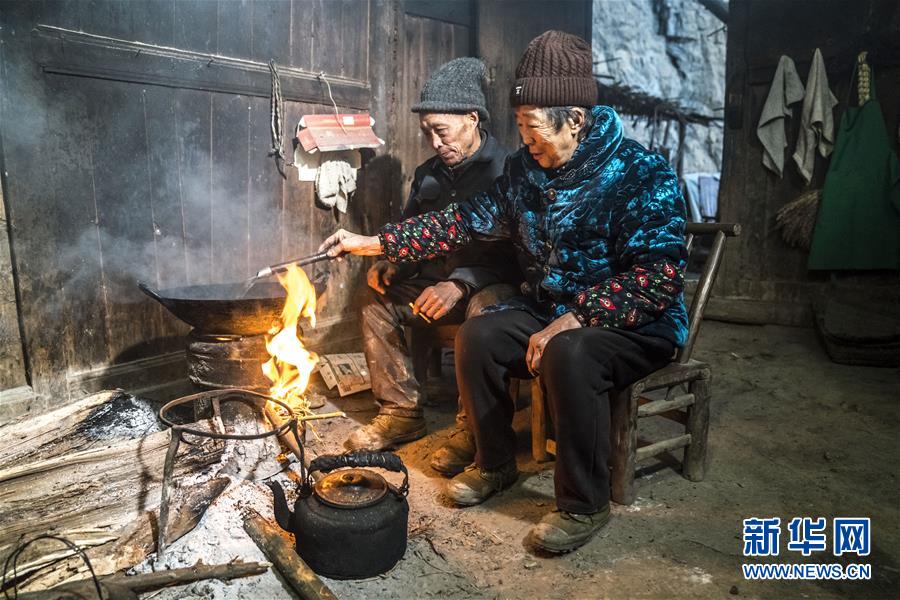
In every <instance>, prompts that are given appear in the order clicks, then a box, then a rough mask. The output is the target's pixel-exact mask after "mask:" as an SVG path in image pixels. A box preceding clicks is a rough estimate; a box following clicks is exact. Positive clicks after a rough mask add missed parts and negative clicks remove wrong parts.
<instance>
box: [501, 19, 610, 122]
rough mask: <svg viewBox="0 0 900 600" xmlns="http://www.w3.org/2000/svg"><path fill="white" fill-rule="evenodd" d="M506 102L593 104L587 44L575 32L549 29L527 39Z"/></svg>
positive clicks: (593, 83) (593, 84) (594, 84)
mask: <svg viewBox="0 0 900 600" xmlns="http://www.w3.org/2000/svg"><path fill="white" fill-rule="evenodd" d="M509 101H510V104H512V105H513V106H520V105H522V104H531V105H534V106H585V107H587V106H594V105H595V104H597V81H596V80H595V79H594V72H593V56H592V55H591V46H590V44H588V43H587V42H586V41H584V40H583V39H581V38H580V37H578V36H577V35H572V34H571V33H566V32H565V31H556V30H552V29H551V30H550V31H545V32H544V33H542V34H541V35H539V36H537V37H536V38H534V39H533V40H531V43H529V44H528V47H527V48H526V49H525V53H524V54H523V55H522V59H521V60H520V61H519V66H518V67H516V81H515V83H514V84H513V87H512V90H511V91H510V95H509Z"/></svg>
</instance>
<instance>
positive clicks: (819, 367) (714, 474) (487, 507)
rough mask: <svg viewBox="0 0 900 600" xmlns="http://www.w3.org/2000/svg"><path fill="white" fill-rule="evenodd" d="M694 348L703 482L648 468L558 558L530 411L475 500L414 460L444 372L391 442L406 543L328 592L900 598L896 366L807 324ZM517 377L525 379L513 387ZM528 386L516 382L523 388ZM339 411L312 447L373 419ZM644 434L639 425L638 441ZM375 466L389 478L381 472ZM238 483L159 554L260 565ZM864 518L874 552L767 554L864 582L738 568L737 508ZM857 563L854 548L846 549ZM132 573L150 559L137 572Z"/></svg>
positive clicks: (260, 495) (441, 394)
mask: <svg viewBox="0 0 900 600" xmlns="http://www.w3.org/2000/svg"><path fill="white" fill-rule="evenodd" d="M695 356H696V358H698V359H700V360H704V361H708V362H709V363H710V364H711V365H712V369H713V374H714V384H713V387H712V393H713V403H712V421H711V426H710V448H711V450H710V452H711V464H710V469H709V472H708V475H707V478H706V480H705V481H703V482H700V483H692V482H690V481H688V480H686V479H683V478H682V477H681V475H680V474H679V473H678V471H677V470H676V469H675V468H673V467H672V465H671V463H665V464H655V465H654V464H650V465H648V468H647V469H646V470H645V472H644V474H643V476H642V477H641V478H640V479H639V480H638V500H637V501H636V502H635V503H634V504H633V505H632V506H619V505H613V509H612V512H613V517H612V520H611V522H610V524H609V525H608V526H607V527H606V528H605V529H604V530H603V531H602V532H601V533H600V534H599V535H598V536H597V537H596V538H595V539H594V540H592V541H591V542H590V543H589V544H587V545H586V546H585V547H583V548H581V549H580V550H578V551H576V552H573V553H570V554H567V555H563V556H558V557H553V556H542V555H536V554H534V553H533V552H532V551H531V550H530V549H529V548H527V547H526V546H525V544H524V538H525V536H526V534H527V532H528V530H529V528H530V527H531V526H532V525H533V524H534V523H536V522H537V521H538V520H539V519H540V518H541V516H542V515H543V514H544V513H545V512H547V511H548V510H550V509H551V508H552V506H553V479H552V469H553V463H544V464H536V463H535V462H534V461H532V459H531V452H530V437H529V431H528V417H529V410H530V409H529V408H524V409H523V410H521V411H520V412H519V413H518V415H517V418H516V424H517V430H518V431H519V433H520V452H519V467H520V469H521V470H522V471H523V475H522V477H521V479H520V480H519V482H518V483H517V484H516V485H515V486H514V487H513V488H512V489H511V490H510V491H507V492H505V493H504V494H502V495H500V496H497V497H495V498H492V499H490V500H489V501H488V502H486V503H485V504H484V505H482V506H478V507H474V508H466V509H458V508H453V507H451V506H449V505H447V504H446V502H445V501H444V500H442V498H441V489H442V486H443V484H444V482H445V480H444V479H443V478H442V477H440V476H438V475H437V474H436V473H435V472H433V471H432V470H431V469H430V468H429V467H428V461H429V455H430V453H431V452H432V451H433V450H435V449H436V448H438V447H439V446H440V445H441V443H442V442H443V441H444V440H445V439H446V436H447V435H448V434H449V433H450V431H451V428H452V425H453V416H454V411H455V408H456V401H455V387H454V382H453V377H452V368H450V367H449V360H452V357H449V356H448V357H447V361H448V364H447V365H445V368H444V376H443V377H442V378H441V379H432V380H431V381H430V382H429V389H430V402H429V406H428V407H427V414H428V419H429V427H430V431H431V434H430V435H429V436H428V437H426V438H425V439H423V440H420V441H418V442H415V443H412V444H409V445H407V446H405V447H404V448H402V449H401V450H400V452H399V454H400V455H401V456H402V458H403V460H404V461H405V462H406V464H407V465H408V467H409V468H410V473H411V492H410V495H409V503H410V522H409V528H410V538H409V547H408V550H407V552H406V556H405V557H404V559H403V560H402V561H401V562H400V563H399V564H398V565H397V566H396V567H395V568H394V569H393V570H391V571H390V572H388V573H387V574H385V575H383V576H381V577H376V578H373V579H368V580H363V581H333V580H326V581H327V583H328V585H329V586H330V587H331V589H332V590H333V591H334V592H335V593H336V594H337V596H338V597H340V598H365V599H368V598H426V597H432V596H433V597H441V598H587V597H590V598H595V597H610V598H634V597H643V598H673V597H679V598H685V597H691V598H724V597H730V596H739V597H751V598H757V597H762V598H775V597H777V598H782V597H791V598H796V597H801V598H844V597H854V598H897V597H900V499H898V479H897V478H898V464H900V460H898V459H900V444H898V436H897V432H898V430H900V373H898V371H897V370H896V369H875V368H862V367H849V366H843V365H836V364H833V363H831V362H830V361H829V360H828V358H827V357H826V355H825V353H824V351H823V350H822V349H821V347H820V345H819V343H818V341H817V340H816V337H815V334H814V332H813V331H812V330H808V329H797V328H787V327H775V326H765V327H754V326H739V325H730V324H723V323H716V322H708V323H705V324H704V330H703V333H702V335H701V336H700V341H699V345H698V348H697V350H696V353H695ZM524 387H527V386H523V388H524ZM524 395H525V394H523V396H524ZM332 405H333V406H336V407H337V408H340V409H343V410H346V411H347V412H348V415H349V416H350V417H352V418H349V419H346V420H342V421H332V422H330V423H328V424H324V425H320V426H319V428H318V432H319V434H320V436H321V437H322V439H323V441H322V442H316V443H311V444H310V446H309V447H310V449H311V450H314V451H315V452H317V453H327V452H332V451H339V445H340V443H341V442H342V440H343V439H344V438H345V437H346V435H347V433H348V432H349V431H350V430H351V428H352V427H355V426H356V425H357V423H362V422H365V421H366V420H367V419H368V418H369V417H370V416H371V415H372V414H374V405H373V404H372V399H371V396H366V395H365V394H358V395H357V396H354V397H352V398H347V399H343V400H342V399H333V400H330V401H329V403H328V405H326V408H324V409H322V410H329V409H330V407H331V406H332ZM648 437H649V436H648ZM388 478H390V479H393V476H391V475H389V476H388ZM256 485H257V484H248V483H241V484H239V485H235V486H232V488H231V489H230V490H229V492H227V493H226V495H225V496H223V497H222V498H220V500H219V501H218V502H217V503H216V504H215V505H214V506H213V507H212V508H211V509H210V510H209V511H208V513H207V515H206V517H205V519H204V523H203V525H201V527H200V528H199V529H198V530H195V531H194V532H193V533H191V534H189V535H188V536H186V537H185V538H183V539H182V540H180V541H179V542H178V543H176V544H175V545H174V546H173V547H172V549H171V557H170V564H171V565H172V566H175V565H178V564H191V563H192V562H194V561H196V560H197V559H198V558H202V559H203V560H204V562H207V563H210V562H216V561H225V560H229V559H230V558H232V557H234V556H240V557H241V558H243V559H245V560H256V559H262V558H263V557H262V555H261V554H260V553H259V552H258V551H257V549H256V548H255V546H253V544H252V542H250V541H249V539H247V537H246V535H245V534H244V533H243V531H242V529H241V528H240V521H239V520H238V519H237V511H238V509H239V508H240V507H241V506H245V505H248V504H250V505H254V506H256V507H257V508H258V509H259V510H261V511H263V512H265V514H267V515H269V516H271V512H270V511H271V501H270V496H269V495H268V490H265V488H258V487H256ZM775 516H777V517H781V519H782V523H783V524H784V525H786V523H787V522H788V521H789V520H790V519H791V518H793V517H795V516H811V517H819V516H824V517H826V518H827V519H828V522H829V525H830V523H831V519H833V518H834V517H871V519H872V553H871V555H870V556H869V557H866V558H861V559H856V560H845V559H846V557H841V558H835V557H833V556H831V545H830V538H831V536H830V535H829V547H828V548H829V549H828V551H827V552H824V553H819V554H814V555H813V556H812V557H810V558H809V559H804V558H803V557H802V555H800V554H799V553H795V552H787V551H786V549H785V544H786V542H787V531H786V527H784V532H783V533H782V541H781V550H782V553H781V556H780V557H778V558H777V559H772V560H770V561H768V562H786V563H787V562H790V563H796V562H817V563H834V562H842V563H848V562H861V563H869V564H871V565H872V579H871V581H868V582H856V581H835V582H799V581H789V582H780V583H763V582H751V581H747V580H745V579H744V578H743V575H742V572H741V566H740V565H741V563H743V562H748V563H751V562H763V561H762V560H760V559H745V558H744V557H743V556H742V554H741V550H742V525H741V522H742V519H745V518H749V517H775ZM854 558H855V557H854ZM144 568H147V565H145V566H144ZM151 596H152V597H154V598H281V597H284V598H288V597H290V595H289V593H288V592H287V591H286V589H285V588H284V587H283V585H282V583H281V582H280V581H279V580H278V578H277V577H276V576H275V575H274V574H272V573H267V574H265V575H263V576H260V577H256V578H252V579H245V580H240V581H235V582H232V583H230V584H225V583H221V582H204V583H200V584H195V585H192V586H187V587H185V588H181V589H173V590H166V591H163V592H157V593H155V594H152V595H147V596H144V597H145V598H147V597H151Z"/></svg>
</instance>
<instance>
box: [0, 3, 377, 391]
mask: <svg viewBox="0 0 900 600" xmlns="http://www.w3.org/2000/svg"><path fill="white" fill-rule="evenodd" d="M0 12H2V13H3V16H2V32H0V35H2V42H3V45H2V48H3V51H2V52H3V54H2V65H0V67H2V69H3V71H2V73H3V77H2V79H3V80H4V83H3V88H2V100H0V101H2V126H0V127H2V130H0V134H2V139H3V159H4V169H5V171H6V172H7V173H8V176H7V177H6V179H5V181H4V184H5V191H6V193H7V197H6V199H5V200H6V206H7V208H8V212H9V219H10V230H11V231H12V247H13V249H14V251H15V264H14V268H15V270H16V273H17V276H18V278H19V286H20V292H21V300H22V301H21V304H20V312H21V317H22V321H23V326H24V331H25V338H26V340H25V348H26V359H27V365H26V367H27V368H26V371H25V372H24V373H23V372H22V371H21V370H18V369H12V370H13V371H15V373H13V374H3V377H4V378H3V380H2V381H0V388H7V387H10V386H14V385H17V384H18V383H20V382H21V381H22V378H23V377H24V375H25V374H27V375H28V381H29V383H31V384H32V386H33V387H34V390H35V392H36V393H38V394H39V395H40V396H41V397H44V398H48V399H49V402H51V403H58V402H64V401H65V400H66V399H67V398H68V397H69V395H70V394H73V393H77V389H71V386H70V385H68V382H70V381H71V380H73V379H77V378H78V377H79V375H80V374H81V373H84V372H92V371H93V370H96V369H102V368H104V367H108V366H109V365H115V364H120V363H128V362H130V361H134V360H140V359H147V358H150V357H154V356H160V355H165V354H166V353H173V355H174V356H179V355H180V353H181V351H182V350H183V348H184V340H183V338H182V336H183V335H184V333H185V332H186V330H187V328H186V327H185V326H184V325H183V324H181V323H180V322H178V321H177V320H176V319H174V318H172V317H171V316H170V315H169V314H168V313H167V312H165V311H164V309H162V308H161V307H160V306H158V305H157V304H156V303H155V302H152V301H150V300H149V299H147V298H146V297H144V296H143V295H142V294H141V293H140V292H139V291H138V290H137V289H136V287H135V285H134V282H135V280H137V279H143V280H145V281H147V282H148V283H150V284H151V285H153V286H156V287H159V288H164V287H168V286H176V285H182V284H195V283H209V282H218V281H235V280H240V279H242V278H245V277H247V276H248V275H249V274H251V273H253V272H255V271H256V270H257V269H258V268H260V266H262V265H265V264H269V263H271V262H272V261H274V260H280V259H285V258H290V257H292V256H295V255H298V254H301V253H306V252H310V251H311V250H313V249H314V248H315V246H317V245H318V243H319V241H320V240H321V239H322V238H323V237H324V236H325V235H327V234H328V233H330V232H331V231H333V230H334V229H335V228H336V227H337V226H339V225H340V224H346V225H347V226H348V227H353V226H355V225H358V224H359V223H361V221H362V215H363V212H364V206H365V198H364V197H359V196H358V197H357V198H355V199H354V200H353V201H352V202H351V210H350V213H349V214H348V215H346V216H343V217H341V218H340V219H336V218H335V216H334V215H333V214H332V212H331V211H325V210H321V209H318V208H315V207H314V201H313V194H314V192H313V186H312V184H310V183H300V182H297V181H296V180H295V177H294V178H291V179H289V180H287V181H284V180H282V179H281V177H280V176H279V175H278V174H277V172H276V171H275V168H274V163H273V161H272V160H271V159H270V158H268V157H267V153H268V150H269V148H270V138H269V102H268V99H267V98H265V97H259V96H256V95H245V94H237V93H228V92H227V91H224V92H212V91H203V90H197V89H185V88H179V87H177V86H174V87H173V86H163V85H148V84H142V83H140V82H139V81H138V82H136V81H133V80H126V81H116V78H117V77H116V75H115V74H110V75H108V76H106V77H92V76H87V77H74V76H68V75H58V74H54V73H44V72H42V71H41V68H40V66H39V64H37V61H36V59H35V58H34V57H35V56H36V55H37V54H39V50H41V49H40V48H37V47H36V45H37V44H46V41H45V40H42V39H39V38H38V37H37V36H36V35H34V34H33V33H32V30H33V29H34V28H35V27H36V26H37V25H47V26H53V27H59V28H65V29H69V30H74V31H79V32H85V33H88V34H95V35H102V36H109V37H112V38H117V39H119V40H124V41H126V42H141V43H146V44H154V45H158V46H167V47H174V48H177V49H179V50H189V51H194V52H203V53H211V54H217V55H223V56H228V57H232V58H236V59H244V60H251V61H257V62H260V63H265V62H266V61H267V60H268V59H269V58H275V59H276V60H277V61H278V63H279V65H283V66H284V67H288V68H296V69H303V70H306V71H309V72H310V73H319V72H324V73H325V74H326V76H328V77H331V78H334V79H335V80H341V81H346V82H351V83H352V82H358V85H360V86H367V85H368V79H369V77H368V69H369V43H368V31H369V26H370V16H371V15H370V12H371V11H370V3H369V2H365V1H364V2H360V1H356V0H344V1H331V0H271V1H266V2H249V1H232V0H221V1H218V2H215V1H206V0H202V1H195V2H191V1H183V0H178V1H175V0H151V1H140V2H121V1H118V0H109V1H96V2H90V3H88V2H74V1H73V2H67V1H53V0H48V1H34V2H27V3H5V4H4V7H3V11H0ZM323 97H324V93H323ZM358 108H359V107H355V108H350V107H347V106H339V107H338V109H339V110H342V111H355V110H358ZM332 110H334V109H333V107H332V106H330V104H329V105H325V104H321V103H318V102H316V103H303V102H297V101H288V102H287V103H286V113H287V114H286V118H285V125H284V126H285V131H286V137H287V142H286V146H287V147H288V150H289V145H290V135H291V132H292V130H293V126H294V125H295V124H296V122H297V120H298V119H299V117H300V116H301V115H303V114H306V113H318V112H322V111H332ZM381 134H382V135H383V136H384V135H386V133H385V132H381ZM361 266H362V265H361V264H359V263H356V264H354V265H345V266H343V267H341V268H340V269H338V270H337V271H336V272H335V274H334V276H333V277H332V280H333V281H332V283H333V285H332V286H331V288H330V289H331V290H332V292H331V294H330V298H329V302H328V307H327V309H326V310H325V312H324V314H323V318H322V319H321V321H322V322H323V323H324V325H325V326H326V328H327V326H328V325H329V323H330V324H338V323H339V322H342V321H345V320H348V319H351V320H352V319H354V318H355V317H354V316H353V315H352V314H350V313H349V312H348V311H347V310H346V309H347V307H348V306H350V305H352V303H353V297H352V290H350V289H349V286H344V285H342V284H343V283H345V282H347V281H348V280H350V279H356V278H357V276H358V271H359V270H360V268H361ZM332 339H333V338H332ZM0 374H2V372H0ZM16 378H18V379H16Z"/></svg>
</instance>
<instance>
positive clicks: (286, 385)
mask: <svg viewBox="0 0 900 600" xmlns="http://www.w3.org/2000/svg"><path fill="white" fill-rule="evenodd" d="M278 281H279V282H280V283H281V285H282V286H283V287H284V289H285V290H287V299H286V300H285V302H284V308H283V309H282V311H281V327H280V328H279V327H273V328H272V329H271V330H270V331H269V333H268V335H266V350H268V351H269V355H270V356H271V358H270V359H269V360H268V362H266V363H265V364H264V365H263V366H262V370H263V373H264V374H265V376H266V377H268V378H269V380H270V381H271V382H272V387H271V388H269V395H270V396H272V397H273V398H276V399H278V400H281V401H283V402H285V403H286V404H288V405H289V406H290V407H291V408H292V409H293V411H294V414H297V415H300V416H302V415H303V414H308V413H309V412H310V410H309V402H308V401H307V400H306V397H305V396H304V395H303V394H304V392H306V387H307V386H308V385H309V377H310V375H311V374H312V372H313V369H314V368H315V366H316V363H317V362H319V357H318V356H317V355H316V354H315V353H314V352H310V351H309V350H307V349H306V347H305V346H304V345H303V341H302V340H301V339H300V337H299V336H298V335H297V325H298V322H299V321H300V319H301V318H303V317H306V318H307V319H309V323H310V325H311V326H312V327H315V326H316V291H315V289H314V288H313V286H312V284H311V283H310V282H309V279H308V278H307V276H306V273H305V272H304V271H303V269H301V268H300V267H298V266H296V265H291V266H290V267H288V269H287V271H285V272H284V273H279V274H278Z"/></svg>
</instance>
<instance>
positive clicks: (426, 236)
mask: <svg viewBox="0 0 900 600" xmlns="http://www.w3.org/2000/svg"><path fill="white" fill-rule="evenodd" d="M378 239H379V240H381V249H382V251H383V252H384V254H385V256H386V257H387V259H388V260H389V261H391V262H395V263H396V262H418V261H421V260H431V259H432V258H435V257H436V256H440V255H443V254H449V253H451V252H453V251H454V250H457V249H458V248H461V247H462V246H465V245H466V244H468V243H469V242H470V241H471V240H472V236H471V235H470V234H469V231H468V229H467V228H466V227H465V224H464V223H463V218H462V215H461V214H460V212H459V205H458V204H456V203H454V204H451V205H449V206H448V207H447V208H445V209H444V210H439V211H433V212H427V213H424V214H422V215H419V216H418V217H411V218H409V219H406V220H405V221H401V222H399V223H388V224H387V225H385V226H384V227H382V228H381V231H380V232H379V233H378Z"/></svg>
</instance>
